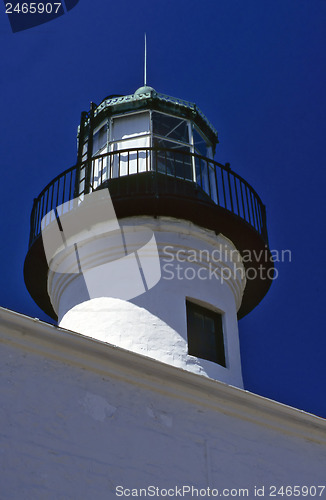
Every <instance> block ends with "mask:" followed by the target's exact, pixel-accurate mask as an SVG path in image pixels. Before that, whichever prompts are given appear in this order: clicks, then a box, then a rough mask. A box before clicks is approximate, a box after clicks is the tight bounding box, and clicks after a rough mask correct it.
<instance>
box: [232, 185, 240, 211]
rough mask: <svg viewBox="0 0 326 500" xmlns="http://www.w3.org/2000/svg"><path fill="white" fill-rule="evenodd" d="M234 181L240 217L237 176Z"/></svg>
mask: <svg viewBox="0 0 326 500" xmlns="http://www.w3.org/2000/svg"><path fill="white" fill-rule="evenodd" d="M233 180H234V190H235V198H236V201H237V209H238V215H240V208H239V198H238V189H237V181H236V177H235V176H233Z"/></svg>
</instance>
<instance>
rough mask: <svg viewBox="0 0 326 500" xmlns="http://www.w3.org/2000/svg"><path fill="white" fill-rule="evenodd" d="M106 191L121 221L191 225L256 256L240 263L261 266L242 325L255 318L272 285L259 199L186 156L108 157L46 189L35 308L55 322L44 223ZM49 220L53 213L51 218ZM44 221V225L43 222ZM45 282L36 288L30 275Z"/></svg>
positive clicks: (205, 161) (36, 217) (216, 167)
mask: <svg viewBox="0 0 326 500" xmlns="http://www.w3.org/2000/svg"><path fill="white" fill-rule="evenodd" d="M104 188H109V191H110V195H111V198H112V201H113V204H114V208H115V211H116V215H117V217H118V218H123V217H131V216H140V215H151V216H154V217H158V216H167V217H174V218H180V219H185V220H189V221H191V222H193V223H195V224H198V225H199V226H201V227H204V228H207V229H210V230H213V231H215V233H216V234H218V233H222V234H223V235H224V236H226V237H228V238H229V239H230V240H231V241H232V242H233V243H234V244H235V246H236V247H237V248H238V250H239V251H240V253H241V254H242V255H244V252H245V251H249V252H254V253H255V255H257V256H258V255H260V257H259V259H258V260H257V261H255V262H250V263H249V264H247V263H245V266H247V267H248V266H249V265H250V266H252V267H253V268H255V269H256V270H257V269H258V268H259V265H263V266H264V271H265V275H264V276H265V277H263V278H262V277H261V276H260V277H258V278H255V279H252V280H250V281H248V283H247V286H246V291H245V297H244V300H243V304H242V306H241V309H240V311H239V317H241V316H244V315H245V314H247V313H248V312H249V311H250V310H252V309H253V308H254V307H255V306H256V305H257V304H258V303H259V302H260V300H261V299H262V298H263V296H264V295H265V294H266V292H267V290H268V289H269V287H270V284H271V281H272V280H271V278H270V272H269V273H268V277H267V272H268V271H270V270H271V269H272V268H273V262H272V260H271V258H270V252H269V249H268V237H267V227H266V213H265V206H264V205H263V203H262V201H261V199H260V198H259V196H258V194H257V193H256V191H255V190H254V189H253V188H252V187H251V186H250V185H249V184H248V183H247V182H246V181H245V180H244V179H243V178H242V177H240V176H239V175H237V174H236V173H235V172H233V171H232V170H231V169H230V168H229V167H228V166H227V165H222V164H220V163H218V162H216V161H213V160H212V159H209V158H206V157H203V156H199V155H197V154H193V153H189V150H187V151H183V150H182V149H180V148H179V149H163V148H160V149H158V148H150V147H147V148H134V149H125V150H119V151H113V152H110V153H105V154H102V155H98V156H94V157H93V158H91V159H89V160H87V161H85V162H83V163H81V164H78V165H75V166H73V167H71V168H69V169H68V170H66V171H65V172H63V173H62V174H60V175H59V176H57V177H56V178H55V179H54V180H53V181H51V182H50V183H49V184H48V185H47V186H46V187H45V188H44V189H43V191H42V192H41V193H40V195H39V196H38V197H37V198H36V199H35V200H34V205H33V209H32V214H31V231H30V241H29V252H28V255H27V257H26V261H25V270H24V272H25V282H26V285H27V288H28V289H29V291H30V293H31V295H32V296H33V298H34V300H36V302H37V303H38V304H39V305H40V306H41V307H42V308H43V310H45V311H46V312H47V313H48V314H50V316H52V317H55V314H54V312H53V310H52V306H51V304H50V303H49V299H48V297H47V298H45V297H44V296H45V295H46V296H47V292H46V275H47V264H46V261H45V256H44V251H43V247H42V238H40V235H41V223H42V224H49V223H51V217H50V216H48V217H45V216H46V215H47V214H49V213H50V212H51V210H52V209H56V208H57V207H59V208H58V210H57V213H58V215H59V216H60V215H62V210H63V209H62V205H63V204H64V210H65V211H69V207H70V206H71V208H72V207H73V200H74V199H76V198H77V199H78V200H79V203H80V204H82V203H83V198H84V196H85V194H88V193H91V192H92V191H95V190H98V189H104ZM52 214H53V212H52ZM42 221H43V222H42ZM35 265H36V266H37V267H38V273H39V274H43V275H45V277H44V279H43V284H42V285H40V283H36V278H35V267H34V266H35Z"/></svg>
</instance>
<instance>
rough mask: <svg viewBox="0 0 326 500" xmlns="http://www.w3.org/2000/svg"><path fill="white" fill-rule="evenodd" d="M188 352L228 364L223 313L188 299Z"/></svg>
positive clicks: (223, 364) (198, 356) (224, 364)
mask: <svg viewBox="0 0 326 500" xmlns="http://www.w3.org/2000/svg"><path fill="white" fill-rule="evenodd" d="M186 308H187V335H188V354H190V355H191V356H196V357H197V358H202V359H207V360H208V361H213V362H215V363H218V364H219V365H222V366H226V363H225V349H224V336H223V325H222V315H221V314H220V313H218V312H215V311H212V310H210V309H207V308H205V307H202V306H199V305H197V304H194V303H193V302H189V301H188V300H187V301H186Z"/></svg>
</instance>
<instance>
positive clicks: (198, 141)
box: [193, 127, 209, 156]
mask: <svg viewBox="0 0 326 500" xmlns="http://www.w3.org/2000/svg"><path fill="white" fill-rule="evenodd" d="M193 137H194V148H195V153H197V154H198V155H201V156H208V148H209V144H208V142H207V140H205V139H204V137H203V136H202V134H200V133H199V132H198V130H197V129H196V128H195V127H193Z"/></svg>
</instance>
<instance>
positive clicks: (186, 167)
mask: <svg viewBox="0 0 326 500" xmlns="http://www.w3.org/2000/svg"><path fill="white" fill-rule="evenodd" d="M153 146H154V147H155V148H157V151H154V164H153V170H157V172H161V173H164V174H167V175H173V176H174V177H178V178H181V179H186V180H193V167H192V157H191V156H190V154H189V153H190V152H191V150H190V146H184V145H183V144H178V143H176V142H172V141H166V140H164V139H159V138H158V137H154V140H153ZM168 150H171V151H168Z"/></svg>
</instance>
